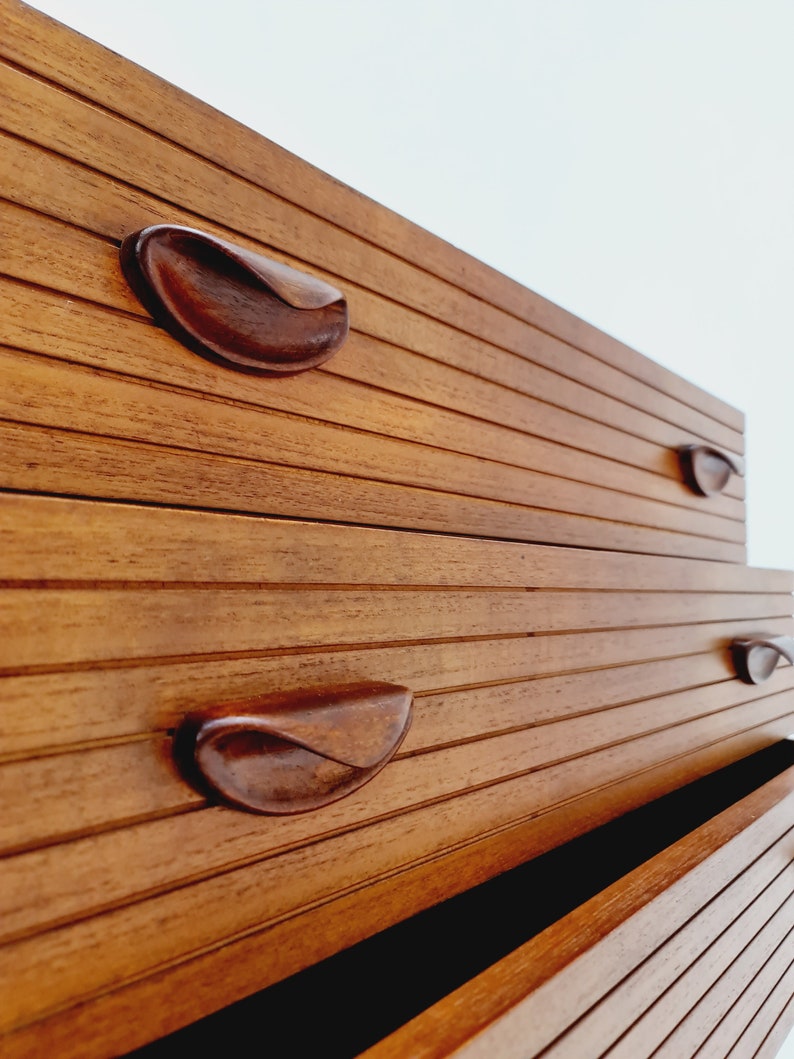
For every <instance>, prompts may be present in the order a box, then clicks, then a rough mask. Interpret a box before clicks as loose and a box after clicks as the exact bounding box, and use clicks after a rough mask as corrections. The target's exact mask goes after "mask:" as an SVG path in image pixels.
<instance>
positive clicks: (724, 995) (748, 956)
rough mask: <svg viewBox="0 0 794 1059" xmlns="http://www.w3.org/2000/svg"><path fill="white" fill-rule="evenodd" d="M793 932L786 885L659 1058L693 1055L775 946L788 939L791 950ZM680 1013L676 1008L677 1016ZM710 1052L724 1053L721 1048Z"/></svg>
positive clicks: (793, 899) (793, 900)
mask: <svg viewBox="0 0 794 1059" xmlns="http://www.w3.org/2000/svg"><path fill="white" fill-rule="evenodd" d="M792 931H794V893H792V892H791V888H789V897H788V899H787V900H786V901H785V902H784V903H783V904H782V905H781V906H780V908H778V909H777V911H775V912H774V914H773V915H771V916H770V918H769V919H768V920H767V921H766V923H765V924H764V925H763V926H762V927H761V929H760V930H759V931H758V933H757V934H756V935H755V936H754V937H753V938H752V939H751V940H750V941H749V942H748V943H747V945H746V947H745V948H744V949H743V950H742V951H741V953H740V954H739V955H738V956H737V957H736V959H735V960H734V962H733V963H732V964H731V965H730V966H729V967H728V968H727V970H725V972H724V973H723V974H722V976H721V977H720V978H719V979H718V980H717V981H716V982H715V983H714V985H712V987H711V988H710V989H709V991H708V992H707V993H706V994H705V996H703V997H701V998H700V1000H698V1002H697V1003H696V1004H695V1005H694V1007H692V1009H691V1010H690V1011H689V1012H688V1014H687V1015H686V1017H685V1018H683V1019H682V1020H681V1022H679V1023H678V1025H677V1026H676V1027H675V1029H674V1030H673V1031H672V1033H670V1034H669V1036H667V1037H666V1038H665V1040H664V1042H663V1044H661V1045H660V1047H659V1048H658V1049H657V1051H656V1055H657V1056H658V1057H659V1059H679V1057H680V1056H681V1055H694V1054H695V1053H696V1052H697V1051H698V1049H699V1048H700V1047H701V1045H702V1044H703V1043H704V1041H705V1039H706V1038H707V1037H708V1036H709V1035H710V1034H711V1033H712V1032H713V1031H714V1030H716V1029H717V1027H718V1024H719V1022H720V1020H721V1019H723V1018H724V1017H725V1016H727V1014H728V1012H729V1010H730V1009H731V1007H732V1005H733V1004H734V1003H736V1002H737V1001H738V1000H739V998H740V996H741V994H742V992H743V991H744V989H745V988H746V987H747V986H748V985H749V983H750V982H751V980H752V979H753V978H754V977H755V976H756V975H757V974H758V973H759V972H760V971H761V969H762V968H763V966H764V964H765V963H766V962H767V961H768V960H769V959H770V958H771V957H773V955H774V954H775V950H776V949H777V948H778V946H779V945H780V944H781V943H783V942H784V941H787V942H788V951H789V953H790V951H791V938H792ZM786 962H788V960H787V961H786ZM680 1014H681V1013H680V1011H679V1016H680ZM723 1043H724V1042H723ZM731 1043H732V1042H731ZM712 1054H724V1051H723V1052H721V1053H720V1052H714V1053H712Z"/></svg>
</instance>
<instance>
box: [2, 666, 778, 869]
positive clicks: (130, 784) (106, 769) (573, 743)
mask: <svg viewBox="0 0 794 1059" xmlns="http://www.w3.org/2000/svg"><path fill="white" fill-rule="evenodd" d="M632 668H634V667H629V669H630V670H631V669H632ZM638 668H639V669H640V670H642V672H640V673H632V672H631V671H629V672H628V673H626V675H625V679H624V681H623V683H621V684H620V685H619V684H618V681H617V680H616V679H615V676H614V671H610V670H605V671H602V672H601V673H584V674H581V676H580V677H579V678H578V679H576V678H568V677H563V678H548V679H545V680H543V679H541V680H536V681H530V682H528V683H521V684H509V685H503V686H501V687H498V688H480V689H474V690H469V691H461V692H457V693H446V694H444V695H431V696H426V697H423V698H419V699H417V701H416V704H415V710H414V720H413V724H412V726H411V730H410V733H409V735H408V737H407V738H406V741H405V743H404V744H403V746H402V747H401V748H400V751H399V754H398V756H397V759H396V760H395V761H394V762H393V763H392V764H391V765H390V766H389V773H391V772H394V775H395V780H399V779H400V777H402V782H403V783H404V784H405V785H406V789H410V790H411V792H412V795H411V796H412V798H413V799H414V800H417V801H422V800H427V799H429V798H432V797H439V796H446V797H449V796H450V791H449V782H450V779H451V778H452V777H456V779H452V792H453V794H454V792H455V789H456V784H457V785H458V786H457V789H466V788H467V787H468V786H474V785H476V784H478V783H487V782H489V781H491V782H492V781H493V780H494V779H501V778H503V777H504V775H505V774H509V773H510V772H511V771H512V772H514V773H524V772H527V771H530V770H535V769H542V768H547V767H549V766H550V765H552V764H555V763H557V762H559V761H564V760H567V759H570V758H578V757H583V758H586V756H587V755H588V754H590V753H592V752H593V751H595V750H599V749H604V748H608V747H616V748H617V747H620V746H622V745H623V744H627V745H626V747H625V752H626V755H627V757H628V758H631V756H632V753H633V748H632V747H631V745H630V743H629V741H630V740H633V739H635V738H639V737H641V736H643V735H647V734H649V733H651V732H658V731H660V730H661V731H663V730H665V729H671V728H673V727H674V726H677V725H680V724H683V723H685V722H687V721H690V720H692V719H694V718H704V717H708V716H709V715H711V714H717V713H721V712H723V711H727V713H726V717H725V719H724V721H723V722H722V723H723V724H727V725H729V726H730V725H731V724H734V723H739V724H741V723H742V722H740V721H738V720H737V719H736V718H733V717H731V716H730V711H731V710H732V709H733V708H735V707H741V706H743V705H744V704H745V703H747V702H750V701H757V700H762V701H761V707H762V708H763V706H764V700H766V698H768V696H769V695H770V694H773V693H779V692H781V691H782V690H783V689H787V690H789V691H790V690H791V689H793V688H794V674H793V673H790V672H787V671H782V672H781V673H780V674H776V678H775V679H774V681H773V682H772V684H771V685H766V686H765V687H764V688H753V689H752V690H751V693H750V694H748V693H747V692H746V691H745V689H744V687H743V686H742V685H740V684H738V682H737V681H722V682H721V683H718V684H711V685H706V686H701V687H694V688H689V689H687V690H683V691H677V692H676V691H671V690H670V689H671V688H674V687H675V684H676V680H675V679H668V680H667V681H666V682H665V681H663V680H662V679H660V674H659V669H660V667H659V666H653V665H651V666H650V667H638ZM668 668H669V667H666V666H664V667H661V669H662V673H666V671H667V669H668ZM649 669H650V672H648V670H649ZM620 672H622V670H621V671H620ZM605 676H606V677H607V679H606V680H605V679H603V678H604V677H605ZM610 678H611V679H610ZM632 680H633V681H634V683H633V684H632ZM587 687H591V688H592V690H591V692H590V693H589V694H584V693H583V690H582V689H583V688H587ZM281 690H282V689H281V688H280V687H275V688H274V687H265V686H260V689H259V694H260V695H261V694H263V693H268V692H276V691H279V692H280V691H281ZM638 692H640V693H642V692H645V693H646V694H648V698H646V699H641V700H639V701H637V702H632V701H631V699H632V697H633V695H636V694H637V693H638ZM228 698H229V696H228V694H227V695H225V696H223V697H222V699H221V700H219V701H223V700H224V699H225V700H228ZM213 705H215V704H213ZM195 710H196V706H195V704H193V703H191V704H190V706H189V709H188V710H186V711H185V712H190V713H193V712H195ZM741 715H742V711H739V716H741ZM183 716H184V715H183ZM182 719H183V717H182V716H180V717H179V718H178V720H179V721H180V722H181V721H182ZM718 724H719V722H718ZM670 738H671V742H673V743H675V742H676V737H675V733H672V732H671V733H670ZM452 747H457V752H455V753H444V748H452ZM431 751H433V752H434V753H430V752H431ZM418 752H421V753H422V757H421V759H420V760H418V761H417V762H414V763H413V764H411V765H408V767H407V768H399V769H398V762H399V761H400V760H401V759H403V758H406V757H410V756H411V755H413V754H416V753H418ZM657 752H658V753H659V754H660V756H666V752H665V746H664V741H663V740H660V741H659V747H658V750H657ZM587 769H588V763H587V761H586V760H584V761H583V762H582V770H583V774H586V772H587ZM398 772H399V776H398ZM436 773H437V775H438V778H434V774H436ZM121 777H123V778H124V782H123V783H120V782H119V780H120V778H121ZM377 790H378V791H379V798H380V801H379V802H378V804H377V806H374V805H373V806H371V807H370V812H374V811H380V812H384V813H385V812H389V811H390V806H391V804H392V802H393V800H394V798H395V791H394V789H393V784H390V783H384V784H382V785H380V786H379V787H378V788H377ZM0 798H1V799H2V804H3V806H4V811H3V816H2V819H0V851H2V852H8V851H10V850H13V849H22V848H35V847H36V846H39V845H42V844H43V843H49V842H53V841H56V840H64V839H69V838H72V837H74V836H75V835H79V834H80V833H81V832H90V831H93V830H98V829H105V828H109V827H119V826H123V825H124V824H125V823H127V822H131V821H133V820H136V819H145V818H146V817H153V816H164V815H166V814H168V813H172V812H175V811H181V810H184V809H187V808H189V807H196V806H201V805H202V804H203V802H204V798H203V796H201V795H199V794H197V793H196V792H195V791H194V790H192V789H191V787H189V786H188V785H187V784H186V783H185V782H184V780H183V778H182V776H181V775H180V772H179V770H178V769H177V768H176V767H175V764H174V760H173V751H172V747H171V739H170V738H162V737H160V738H157V737H152V738H149V739H146V740H142V741H135V742H125V743H120V744H117V745H113V746H92V745H91V744H90V743H89V744H88V745H85V746H83V747H82V748H80V749H76V750H74V751H72V752H60V753H57V754H48V755H43V756H37V757H35V758H34V759H32V760H21V761H10V762H7V763H5V764H1V765H0ZM395 804H397V805H398V806H399V804H400V799H399V798H397V801H396V803H395Z"/></svg>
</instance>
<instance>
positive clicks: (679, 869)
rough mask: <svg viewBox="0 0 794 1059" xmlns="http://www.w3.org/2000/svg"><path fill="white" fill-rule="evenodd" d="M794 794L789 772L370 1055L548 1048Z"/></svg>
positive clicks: (504, 1053) (712, 893) (736, 867)
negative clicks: (793, 793)
mask: <svg viewBox="0 0 794 1059" xmlns="http://www.w3.org/2000/svg"><path fill="white" fill-rule="evenodd" d="M792 791H794V771H792V770H788V772H786V773H783V775H782V776H780V777H778V778H777V779H775V780H773V781H772V782H771V783H768V784H766V785H765V786H764V787H762V788H760V789H759V790H758V791H756V792H754V793H753V794H751V795H750V796H749V797H748V798H744V799H742V801H740V802H738V803H737V804H736V805H735V806H732V807H731V808H730V809H728V810H726V811H725V812H723V813H720V814H719V815H718V816H716V817H714V818H713V819H712V820H710V821H709V822H708V823H707V824H705V825H703V826H702V827H700V828H697V829H696V830H695V831H693V832H692V833H691V834H689V835H687V836H686V837H685V838H684V839H682V840H681V841H679V842H677V843H675V844H674V845H673V846H671V847H670V848H669V849H667V850H665V851H663V852H662V853H660V854H658V855H657V856H656V857H653V858H651V860H649V861H647V862H646V863H645V864H643V865H642V867H640V868H637V869H636V870H635V871H633V872H631V873H630V874H629V875H627V876H625V877H624V878H623V879H621V880H619V881H618V882H617V883H615V884H613V885H612V886H610V887H608V888H607V889H606V890H604V891H602V892H601V893H600V894H598V895H597V896H596V897H594V898H592V899H591V900H590V901H587V902H585V904H583V905H581V906H580V907H579V908H578V909H576V910H575V911H574V912H572V913H570V914H569V915H568V916H565V917H564V918H563V919H562V920H560V921H559V922H557V923H555V924H554V925H553V926H552V927H549V928H548V929H547V930H545V931H543V932H542V933H541V934H539V935H537V937H535V938H533V939H532V940H531V941H529V942H527V943H526V944H525V945H522V946H521V947H520V948H519V949H517V950H516V951H515V952H514V953H511V954H510V955H509V956H508V957H506V958H505V959H503V960H500V961H499V963H497V964H495V965H494V966H493V967H491V968H489V969H488V970H487V971H484V972H483V973H482V974H480V975H478V976H477V977H476V978H474V979H472V981H471V982H469V983H467V984H466V985H465V986H463V987H462V988H460V989H458V990H456V991H455V992H454V993H452V994H450V996H449V997H446V998H445V999H444V1000H442V1001H440V1002H439V1003H437V1004H435V1005H433V1007H431V1008H429V1009H428V1010H427V1011H426V1012H424V1013H423V1014H422V1015H421V1016H419V1017H418V1018H416V1019H414V1020H412V1021H411V1022H409V1023H408V1024H407V1025H406V1026H405V1027H403V1028H402V1029H401V1030H399V1031H397V1032H396V1033H395V1034H392V1035H391V1036H390V1037H388V1038H386V1039H385V1040H384V1041H383V1042H382V1043H381V1044H379V1045H376V1046H375V1047H374V1048H372V1049H370V1050H369V1051H367V1052H366V1053H365V1054H366V1055H367V1059H397V1057H398V1056H403V1055H411V1056H415V1057H416V1059H430V1057H433V1059H436V1057H440V1056H446V1055H449V1054H452V1053H453V1052H454V1054H456V1055H461V1056H464V1055H465V1056H467V1059H470V1057H479V1056H483V1057H485V1056H493V1055H499V1056H500V1057H504V1059H512V1057H514V1056H515V1057H518V1056H523V1055H526V1054H527V1052H531V1053H532V1054H538V1053H540V1052H541V1051H542V1050H543V1049H544V1048H545V1047H547V1046H548V1045H549V1044H551V1042H552V1041H554V1040H555V1039H556V1038H557V1037H558V1036H559V1035H560V1033H562V1032H564V1031H565V1030H566V1029H567V1028H568V1027H569V1026H570V1025H571V1024H572V1022H573V1021H574V1020H575V1019H576V1018H577V1017H578V1016H579V1015H582V1014H584V1013H585V1012H586V1011H587V1010H588V1009H589V1008H590V1007H591V1006H592V1005H593V1004H594V1003H595V1002H597V1001H598V1000H600V999H601V998H603V997H605V996H606V995H607V994H608V993H609V991H610V990H611V989H612V988H614V986H615V985H617V984H618V983H619V982H620V981H621V980H622V979H623V978H624V977H625V976H626V975H627V974H629V973H630V972H631V971H632V970H633V969H634V968H636V967H638V966H640V965H641V964H642V962H643V961H644V960H645V959H647V958H648V956H650V955H651V954H652V953H653V952H654V951H656V949H658V947H659V946H660V945H662V944H663V943H664V942H665V941H666V940H667V939H668V938H669V936H670V935H671V933H674V932H675V931H676V930H678V929H680V928H681V927H683V926H684V924H685V923H686V922H687V921H688V920H689V919H690V918H691V916H692V915H694V914H696V913H697V912H698V910H699V909H701V908H702V907H703V906H704V905H705V904H706V903H707V902H709V901H711V900H713V899H714V898H715V897H716V896H717V895H718V894H719V893H720V892H721V891H722V890H723V888H724V887H725V886H726V885H727V884H729V883H730V882H731V880H733V879H734V878H736V877H737V876H738V875H740V874H741V873H742V871H743V870H744V869H745V868H746V867H747V865H749V864H751V863H752V862H753V861H755V860H756V859H757V858H758V857H759V856H761V855H763V854H764V853H765V851H766V850H767V849H769V848H770V846H772V845H773V844H774V843H775V842H777V841H778V840H779V839H780V837H781V836H782V835H784V834H785V833H786V832H787V831H788V830H789V825H790V823H791V816H790V812H791V811H790V809H789V808H788V806H789V805H790V804H791V799H792V797H793V795H792ZM557 998H559V1002H558V1000H557ZM680 1054H686V1053H679V1055H680Z"/></svg>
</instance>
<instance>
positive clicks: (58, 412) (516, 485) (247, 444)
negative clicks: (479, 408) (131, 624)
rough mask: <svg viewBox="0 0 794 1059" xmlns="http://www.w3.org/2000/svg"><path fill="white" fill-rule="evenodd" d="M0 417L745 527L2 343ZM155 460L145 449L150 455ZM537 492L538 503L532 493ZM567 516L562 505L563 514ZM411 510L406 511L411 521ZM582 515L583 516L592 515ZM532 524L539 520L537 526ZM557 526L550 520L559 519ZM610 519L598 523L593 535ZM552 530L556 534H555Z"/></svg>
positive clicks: (738, 532) (636, 514)
mask: <svg viewBox="0 0 794 1059" xmlns="http://www.w3.org/2000/svg"><path fill="white" fill-rule="evenodd" d="M0 393H3V394H5V395H6V399H5V400H4V401H0V416H2V417H3V418H6V419H13V418H15V417H19V416H20V409H23V411H22V415H24V417H25V420H26V421H27V422H28V423H37V424H40V425H42V426H45V427H57V428H64V429H68V430H78V431H81V432H85V433H89V434H94V433H96V434H100V435H104V436H115V437H121V438H125V439H129V440H133V441H142V442H145V443H147V444H155V445H161V446H162V445H165V446H170V447H173V448H179V449H180V450H182V451H185V452H186V454H187V453H188V452H190V451H198V452H199V453H218V454H221V455H224V456H228V457H232V458H236V459H245V460H251V461H256V462H266V463H276V464H280V465H288V466H295V467H300V468H308V469H310V470H314V471H322V472H325V473H327V474H335V475H343V474H344V475H352V476H354V477H355V478H357V479H361V478H363V479H368V480H375V481H381V482H392V483H394V484H396V485H405V486H409V487H411V488H414V487H420V488H425V489H433V490H438V491H443V492H444V493H454V494H460V495H468V496H472V497H477V498H480V499H484V500H495V501H497V502H499V503H508V504H511V505H514V506H516V508H517V511H518V512H520V511H521V510H526V511H527V518H528V520H529V521H530V522H531V519H532V518H533V514H534V511H535V510H537V509H546V511H545V512H543V513H540V514H539V516H538V517H540V518H545V519H546V520H547V521H549V520H551V519H552V513H554V514H556V513H557V512H566V513H567V512H568V511H570V512H572V513H577V514H579V515H584V516H588V517H594V518H598V519H601V520H605V519H606V520H610V525H611V524H612V522H613V521H616V522H635V523H639V524H641V525H644V526H646V527H648V528H658V529H659V530H674V531H676V532H679V533H690V534H696V535H698V536H704V537H715V538H717V539H719V540H724V541H730V542H733V543H738V544H742V543H743V542H744V536H745V534H744V526H743V525H742V524H741V523H739V522H737V521H735V520H732V519H725V518H722V517H719V516H715V515H712V514H710V513H708V512H695V511H690V510H688V509H683V508H679V507H676V506H673V505H669V504H659V503H657V502H654V501H650V500H644V499H641V498H634V497H629V496H626V495H624V494H615V493H612V492H610V491H608V490H604V489H601V488H598V487H593V486H589V485H584V484H581V483H574V482H570V481H567V480H563V479H557V478H554V477H552V476H550V475H546V474H536V473H534V472H532V471H527V470H525V469H519V468H516V467H511V466H508V465H506V464H502V463H497V462H495V461H486V460H482V459H477V458H474V457H471V456H466V455H459V454H456V453H452V452H447V451H444V450H439V449H436V448H432V447H430V446H427V445H420V444H412V443H409V442H404V441H400V440H397V439H387V438H385V437H382V436H376V435H373V434H363V433H358V432H357V433H349V432H346V431H342V430H339V429H338V428H337V427H334V426H331V425H328V424H325V423H322V422H318V421H317V420H312V419H306V418H303V417H295V416H286V415H277V414H274V413H273V412H270V413H268V414H267V416H264V415H263V413H262V412H261V411H260V410H259V409H256V408H252V407H250V406H247V405H239V404H237V405H235V404H229V403H227V402H221V401H209V400H208V399H207V398H206V397H205V396H202V395H198V394H192V393H185V392H175V391H173V390H171V389H170V388H162V387H153V386H150V385H146V384H140V383H136V382H134V381H132V380H130V379H127V378H124V377H119V376H117V375H111V374H107V373H97V372H95V371H91V370H90V369H80V368H77V367H76V366H74V365H71V364H64V363H59V362H53V361H51V360H49V359H48V358H40V357H31V356H27V355H22V354H18V353H15V352H13V351H11V350H7V349H6V350H3V349H2V348H0ZM145 459H146V452H145V450H144V451H143V452H142V453H141V462H142V463H143V462H144V461H145ZM528 500H531V501H533V507H530V506H529V505H528V504H527V501H528ZM557 520H558V521H560V516H559V515H557ZM410 521H411V520H410V515H408V516H407V517H406V522H407V523H408V524H409V525H410ZM587 525H588V524H587V523H583V526H587ZM530 532H531V531H530ZM550 532H551V533H553V531H551V530H550ZM608 532H609V527H602V526H601V525H600V524H598V525H596V526H595V527H593V529H592V531H591V535H592V539H593V540H594V541H595V540H596V537H597V534H598V533H600V534H601V535H602V537H603V536H604V535H606V534H608ZM552 539H553V538H552Z"/></svg>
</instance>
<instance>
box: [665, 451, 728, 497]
mask: <svg viewBox="0 0 794 1059" xmlns="http://www.w3.org/2000/svg"><path fill="white" fill-rule="evenodd" d="M678 459H679V461H680V463H681V471H682V473H683V475H684V480H685V482H686V484H687V485H688V486H689V488H690V489H691V490H692V492H693V493H699V494H700V495H701V496H716V495H717V494H718V493H721V492H722V491H723V489H724V488H725V486H726V485H727V484H728V482H729V480H730V477H731V474H738V475H739V477H740V478H742V477H744V460H743V459H741V458H740V457H739V456H734V455H733V454H732V453H729V452H723V450H722V449H715V448H714V447H713V446H712V445H682V447H681V448H680V449H679V450H678Z"/></svg>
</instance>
